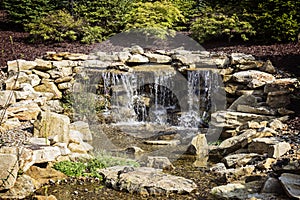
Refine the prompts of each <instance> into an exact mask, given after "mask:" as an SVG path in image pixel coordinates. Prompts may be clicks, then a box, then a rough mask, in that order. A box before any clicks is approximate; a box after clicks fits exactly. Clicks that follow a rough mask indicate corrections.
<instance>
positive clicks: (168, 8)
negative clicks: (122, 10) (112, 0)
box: [125, 1, 184, 38]
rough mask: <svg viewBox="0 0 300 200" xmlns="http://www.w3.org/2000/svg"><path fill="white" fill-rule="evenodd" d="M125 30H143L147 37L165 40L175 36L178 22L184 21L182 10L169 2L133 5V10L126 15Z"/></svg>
mask: <svg viewBox="0 0 300 200" xmlns="http://www.w3.org/2000/svg"><path fill="white" fill-rule="evenodd" d="M125 17H126V26H125V30H127V31H129V30H132V29H138V30H142V33H143V34H145V35H149V36H150V35H155V36H157V37H158V38H165V37H166V36H168V35H173V34H174V31H169V29H172V28H174V24H175V23H176V22H181V21H184V16H183V15H182V14H181V12H180V10H179V9H178V8H177V7H176V6H174V5H173V4H172V3H170V2H168V1H161V2H160V1H155V2H154V3H152V2H145V3H143V2H138V3H135V4H133V9H132V10H131V11H130V12H129V13H128V14H126V16H125Z"/></svg>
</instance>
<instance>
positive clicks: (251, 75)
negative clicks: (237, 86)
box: [232, 70, 275, 88]
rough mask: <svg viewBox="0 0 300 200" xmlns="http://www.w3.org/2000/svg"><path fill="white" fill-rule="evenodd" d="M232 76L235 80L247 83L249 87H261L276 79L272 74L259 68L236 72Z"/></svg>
mask: <svg viewBox="0 0 300 200" xmlns="http://www.w3.org/2000/svg"><path fill="white" fill-rule="evenodd" d="M232 76H233V79H234V80H235V81H237V82H239V83H243V84H247V86H248V87H249V88H257V87H261V86H263V85H265V84H266V83H270V82H273V81H274V80H275V77H274V76H273V75H272V74H268V73H266V72H261V71H257V70H248V71H241V72H236V73H234V74H233V75H232Z"/></svg>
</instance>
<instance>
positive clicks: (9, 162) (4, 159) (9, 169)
mask: <svg viewBox="0 0 300 200" xmlns="http://www.w3.org/2000/svg"><path fill="white" fill-rule="evenodd" d="M0 160H1V164H0V190H6V189H10V188H12V187H13V186H14V184H15V182H16V179H17V174H18V170H19V163H18V158H17V156H16V155H13V154H2V153H1V154H0Z"/></svg>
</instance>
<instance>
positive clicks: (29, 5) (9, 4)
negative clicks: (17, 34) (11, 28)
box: [3, 0, 56, 24]
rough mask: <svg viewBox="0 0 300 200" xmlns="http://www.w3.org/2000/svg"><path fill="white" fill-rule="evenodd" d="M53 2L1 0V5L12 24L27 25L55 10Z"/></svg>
mask: <svg viewBox="0 0 300 200" xmlns="http://www.w3.org/2000/svg"><path fill="white" fill-rule="evenodd" d="M53 2H54V1H53V0H3V5H4V8H5V9H6V10H7V12H8V14H9V16H10V19H11V20H12V21H13V22H15V23H18V24H27V23H30V22H32V21H33V20H37V19H38V18H40V17H41V16H44V15H45V14H46V13H48V12H49V11H53V10H54V9H56V8H55V4H54V3H53Z"/></svg>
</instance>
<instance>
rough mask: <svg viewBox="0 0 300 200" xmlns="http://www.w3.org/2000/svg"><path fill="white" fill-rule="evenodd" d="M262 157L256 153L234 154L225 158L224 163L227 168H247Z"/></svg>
mask: <svg viewBox="0 0 300 200" xmlns="http://www.w3.org/2000/svg"><path fill="white" fill-rule="evenodd" d="M259 157H260V155H258V154H256V153H249V154H248V153H240V154H232V155H228V156H226V157H224V158H223V162H224V163H225V164H226V166H227V167H241V166H245V165H247V164H248V163H250V162H251V161H254V160H255V159H257V158H259Z"/></svg>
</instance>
